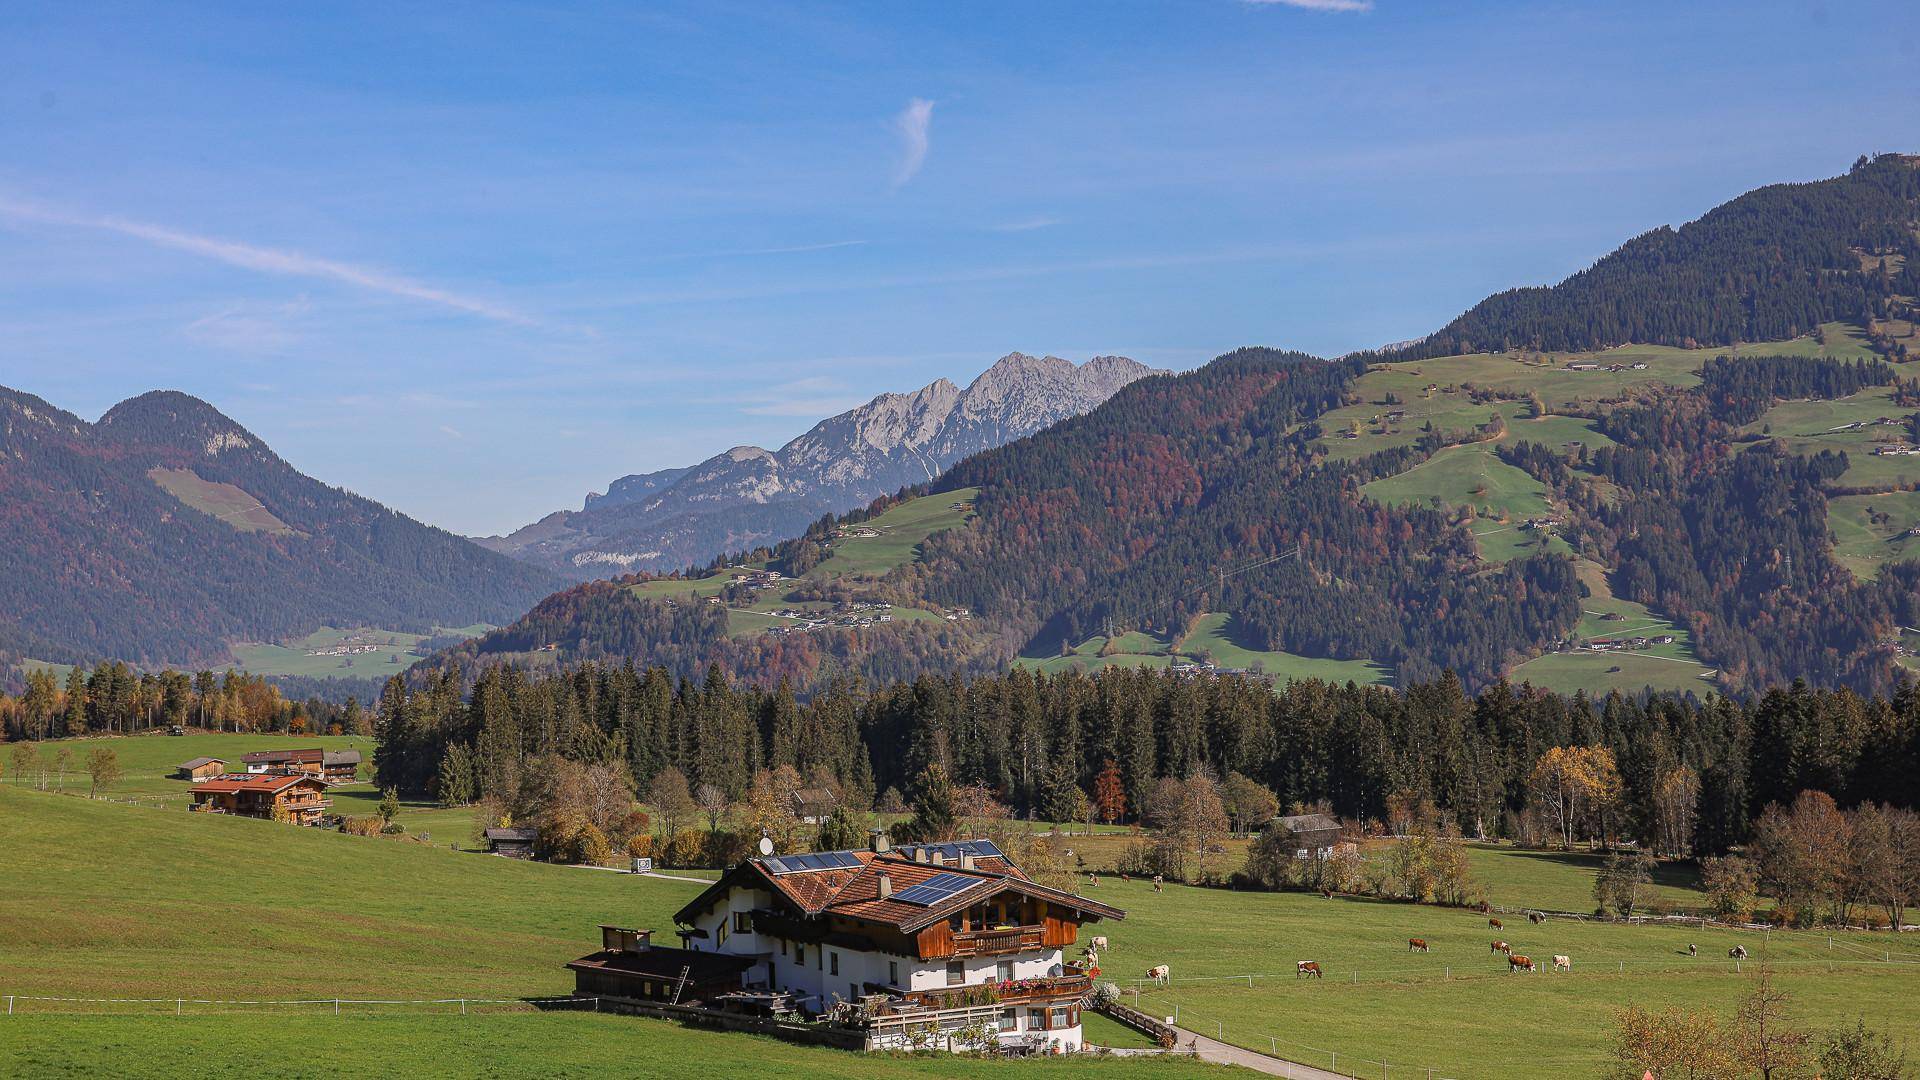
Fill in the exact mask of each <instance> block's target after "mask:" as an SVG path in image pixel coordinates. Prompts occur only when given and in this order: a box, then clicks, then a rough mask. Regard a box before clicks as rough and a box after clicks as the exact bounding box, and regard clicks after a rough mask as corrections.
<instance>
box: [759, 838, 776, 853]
mask: <svg viewBox="0 0 1920 1080" xmlns="http://www.w3.org/2000/svg"><path fill="white" fill-rule="evenodd" d="M760 854H762V855H771V854H773V838H772V837H770V836H763V837H761V838H760Z"/></svg>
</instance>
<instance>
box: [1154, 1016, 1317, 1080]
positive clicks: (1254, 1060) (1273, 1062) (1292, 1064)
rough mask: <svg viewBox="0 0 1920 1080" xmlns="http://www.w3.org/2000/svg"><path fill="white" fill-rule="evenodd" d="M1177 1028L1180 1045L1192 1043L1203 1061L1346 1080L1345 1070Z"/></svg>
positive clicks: (1311, 1079)
mask: <svg viewBox="0 0 1920 1080" xmlns="http://www.w3.org/2000/svg"><path fill="white" fill-rule="evenodd" d="M1173 1030H1175V1031H1177V1032H1179V1033H1180V1044H1179V1046H1178V1047H1177V1049H1179V1050H1183V1051H1184V1050H1186V1049H1188V1048H1189V1047H1191V1048H1193V1049H1194V1050H1195V1051H1196V1052H1197V1053H1198V1054H1199V1057H1200V1060H1201V1061H1211V1062H1213V1063H1215V1064H1216V1065H1238V1066H1240V1067H1241V1068H1245V1069H1252V1070H1253V1071H1255V1072H1262V1073H1266V1074H1267V1075H1269V1076H1285V1077H1288V1078H1289V1080H1346V1077H1345V1076H1344V1075H1343V1074H1341V1073H1333V1072H1328V1071H1327V1070H1325V1069H1316V1068H1314V1067H1313V1066H1311V1065H1302V1064H1300V1063H1299V1062H1297V1061H1288V1060H1286V1059H1285V1058H1277V1057H1273V1056H1272V1055H1270V1054H1259V1053H1255V1052H1254V1051H1252V1050H1248V1049H1245V1048H1243V1047H1239V1046H1231V1045H1228V1044H1227V1043H1223V1042H1220V1041H1219V1040H1218V1039H1209V1038H1207V1037H1206V1036H1205V1035H1202V1034H1200V1033H1199V1032H1197V1031H1188V1030H1187V1029H1186V1028H1181V1027H1177V1028H1174V1029H1173Z"/></svg>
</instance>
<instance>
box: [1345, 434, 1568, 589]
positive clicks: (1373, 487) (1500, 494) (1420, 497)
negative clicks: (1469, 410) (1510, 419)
mask: <svg viewBox="0 0 1920 1080" xmlns="http://www.w3.org/2000/svg"><path fill="white" fill-rule="evenodd" d="M1360 493H1361V494H1362V495H1365V496H1367V497H1368V498H1370V499H1372V500H1374V501H1375V502H1378V503H1384V504H1386V505H1388V506H1423V507H1430V508H1434V509H1443V508H1450V507H1468V508H1470V509H1471V510H1472V511H1473V521H1472V523H1471V524H1470V525H1469V526H1468V528H1469V529H1470V530H1471V531H1472V532H1473V535H1474V540H1475V542H1476V543H1477V544H1478V545H1479V548H1480V557H1481V558H1482V559H1484V560H1486V561H1487V562H1493V563H1503V562H1507V561H1508V560H1511V559H1515V558H1519V557H1522V556H1524V555H1531V554H1537V553H1539V552H1540V551H1543V550H1544V551H1556V552H1561V553H1566V552H1568V551H1570V550H1571V549H1569V548H1568V547H1567V544H1566V541H1564V540H1561V539H1560V538H1559V537H1558V536H1555V535H1553V534H1552V533H1551V531H1549V530H1532V529H1527V528H1525V524H1526V521H1527V519H1528V518H1535V517H1547V516H1550V515H1552V514H1553V513H1554V507H1553V504H1552V503H1551V502H1549V501H1548V500H1547V489H1546V485H1544V484H1542V483H1541V482H1540V481H1538V480H1535V479H1534V478H1533V477H1531V476H1529V475H1527V474H1526V473H1525V472H1522V471H1521V470H1519V469H1517V468H1514V467H1513V466H1512V465H1509V464H1507V463H1506V462H1504V461H1501V460H1500V458H1499V456H1498V455H1496V454H1495V453H1494V449H1493V447H1492V446H1491V445H1488V444H1486V443H1469V444H1466V445H1461V446H1449V447H1447V448H1446V449H1444V450H1441V451H1440V452H1439V453H1437V454H1434V455H1433V456H1432V457H1430V458H1428V459H1427V460H1426V461H1423V462H1421V463H1420V464H1418V465H1416V466H1414V467H1413V468H1411V469H1408V470H1407V471H1406V472H1403V473H1400V474H1398V475H1395V476H1389V477H1384V478H1382V479H1379V480H1375V481H1373V482H1372V483H1369V484H1363V485H1362V486H1361V488H1360Z"/></svg>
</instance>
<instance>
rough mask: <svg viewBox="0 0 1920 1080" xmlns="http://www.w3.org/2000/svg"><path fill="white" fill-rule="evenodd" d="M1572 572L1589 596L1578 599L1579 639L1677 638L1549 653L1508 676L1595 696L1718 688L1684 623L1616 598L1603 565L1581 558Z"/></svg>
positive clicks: (1576, 627) (1554, 688) (1563, 690)
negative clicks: (1625, 647)
mask: <svg viewBox="0 0 1920 1080" xmlns="http://www.w3.org/2000/svg"><path fill="white" fill-rule="evenodd" d="M1574 570H1575V572H1576V573H1578V574H1579V575H1580V580H1581V582H1582V583H1583V584H1585V585H1586V586H1587V590H1588V592H1589V593H1590V594H1591V595H1589V596H1587V597H1586V598H1585V599H1583V600H1581V602H1580V609H1581V611H1580V621H1579V622H1578V623H1576V624H1575V626H1574V631H1573V635H1574V637H1575V638H1576V639H1579V640H1592V639H1593V638H1609V637H1652V636H1656V635H1662V634H1672V635H1673V636H1674V638H1675V641H1674V642H1673V643H1672V644H1668V645H1654V646H1650V647H1649V648H1646V649H1642V650H1636V651H1633V652H1614V653H1593V652H1572V653H1545V654H1543V655H1541V656H1537V657H1535V658H1533V659H1532V660H1529V661H1527V662H1526V663H1524V664H1521V665H1519V666H1518V667H1516V668H1514V669H1513V670H1512V671H1510V672H1508V673H1507V677H1508V678H1510V679H1512V680H1513V681H1515V682H1530V683H1532V684H1533V685H1535V686H1539V687H1543V688H1545V689H1548V690H1552V691H1555V692H1556V693H1561V694H1571V693H1573V692H1574V691H1575V690H1585V691H1586V692H1587V693H1588V694H1590V695H1595V696H1598V695H1601V694H1605V693H1607V692H1608V691H1610V690H1619V691H1621V692H1623V693H1633V692H1635V691H1638V690H1641V689H1643V688H1645V687H1648V686H1651V687H1654V688H1656V689H1661V690H1692V691H1693V692H1695V693H1698V694H1705V693H1706V692H1707V691H1709V690H1713V689H1715V688H1716V685H1715V683H1714V682H1713V681H1712V675H1711V669H1709V668H1707V667H1706V666H1705V665H1702V664H1701V663H1700V662H1699V659H1698V658H1697V657H1696V656H1695V655H1694V652H1693V642H1692V640H1691V638H1690V637H1689V635H1688V634H1687V631H1686V629H1685V628H1684V627H1681V626H1679V625H1678V624H1676V623H1674V622H1672V621H1671V620H1668V619H1665V618H1663V617H1661V616H1659V615H1656V614H1654V613H1653V612H1652V611H1651V610H1649V609H1648V608H1647V607H1646V606H1645V605H1644V604H1636V603H1634V602H1633V601H1631V600H1622V599H1620V598H1619V597H1616V596H1614V595H1613V590H1612V587H1611V586H1610V585H1609V584H1608V582H1607V575H1606V571H1605V570H1604V569H1602V568H1601V567H1600V566H1599V564H1597V563H1594V562H1592V561H1590V560H1587V559H1581V560H1578V561H1577V562H1575V563H1574ZM1615 669H1617V670H1615Z"/></svg>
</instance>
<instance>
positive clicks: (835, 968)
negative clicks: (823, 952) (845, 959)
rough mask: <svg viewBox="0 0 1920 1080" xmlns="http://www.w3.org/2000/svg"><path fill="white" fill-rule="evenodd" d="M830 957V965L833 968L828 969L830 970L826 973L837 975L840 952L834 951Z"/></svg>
mask: <svg viewBox="0 0 1920 1080" xmlns="http://www.w3.org/2000/svg"><path fill="white" fill-rule="evenodd" d="M831 959H832V961H833V963H832V965H831V967H832V968H833V970H832V971H830V972H828V974H830V975H838V974H840V954H839V953H834V954H832V956H831Z"/></svg>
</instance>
